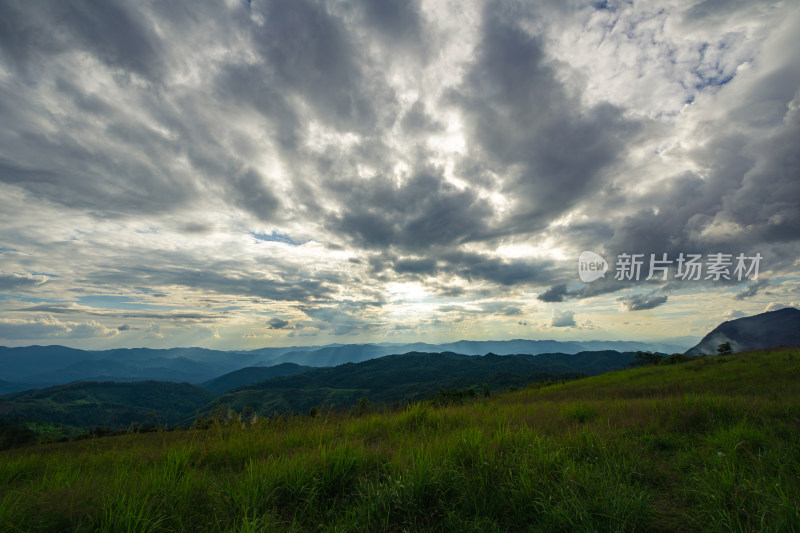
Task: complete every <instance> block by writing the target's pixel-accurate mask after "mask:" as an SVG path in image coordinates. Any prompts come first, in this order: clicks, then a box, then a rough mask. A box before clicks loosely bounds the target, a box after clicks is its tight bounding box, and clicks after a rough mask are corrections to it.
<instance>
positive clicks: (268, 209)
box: [234, 169, 280, 221]
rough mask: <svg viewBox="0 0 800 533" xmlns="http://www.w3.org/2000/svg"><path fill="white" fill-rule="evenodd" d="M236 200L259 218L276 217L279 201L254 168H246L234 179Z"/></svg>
mask: <svg viewBox="0 0 800 533" xmlns="http://www.w3.org/2000/svg"><path fill="white" fill-rule="evenodd" d="M234 184H235V191H236V201H237V203H238V204H240V205H242V206H244V208H245V209H246V210H247V211H249V212H250V213H252V214H253V215H254V216H255V217H256V218H259V219H260V220H264V221H269V220H273V219H275V218H276V217H277V211H278V209H279V207H280V202H279V201H278V199H277V198H276V197H275V194H274V193H273V192H272V191H271V190H270V188H269V187H268V186H267V185H266V184H265V183H264V179H263V178H262V177H261V175H259V173H258V172H256V171H254V170H252V169H251V170H248V171H246V172H245V173H243V174H242V175H240V176H237V177H236V178H235V180H234Z"/></svg>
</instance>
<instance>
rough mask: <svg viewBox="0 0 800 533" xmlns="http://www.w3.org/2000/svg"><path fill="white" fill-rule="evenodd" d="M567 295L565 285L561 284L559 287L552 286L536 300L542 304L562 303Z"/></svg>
mask: <svg viewBox="0 0 800 533" xmlns="http://www.w3.org/2000/svg"><path fill="white" fill-rule="evenodd" d="M567 294H569V292H568V291H567V285H566V284H564V283H562V284H561V285H553V286H552V287H550V288H549V289H547V290H546V291H544V292H543V293H542V294H540V295H539V296H537V298H538V299H539V300H541V301H543V302H563V301H564V297H565V296H567Z"/></svg>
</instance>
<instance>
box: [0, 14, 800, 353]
mask: <svg viewBox="0 0 800 533" xmlns="http://www.w3.org/2000/svg"><path fill="white" fill-rule="evenodd" d="M798 42H800V2H796V1H781V2H767V1H757V0H747V1H744V0H741V1H740V0H730V1H724V0H703V1H690V0H664V1H659V2H650V1H648V2H640V1H628V2H624V1H611V0H609V1H603V2H599V1H594V2H587V1H573V0H552V1H548V0H541V1H535V2H533V1H527V2H516V1H499V2H495V1H472V0H458V1H456V0H419V1H413V0H412V1H406V0H331V1H328V2H315V1H312V0H269V1H259V0H252V1H244V0H227V1H222V0H215V1H201V0H191V1H189V0H186V1H180V0H169V1H156V0H144V1H141V2H123V1H111V0H109V1H104V2H91V1H74V2H62V1H52V2H46V1H39V0H18V1H14V0H8V1H3V2H0V344H2V345H6V346H20V345H29V344H62V345H67V346H74V347H79V348H90V349H104V348H114V347H135V346H148V347H172V346H204V347H209V348H217V349H254V348H259V347H264V346H289V345H320V344H327V343H361V342H410V341H424V342H434V343H435V342H447V341H453V340H458V339H474V340H489V339H492V340H501V339H512V338H525V339H559V340H567V339H574V340H589V339H605V340H617V339H621V340H673V341H675V342H678V343H682V344H683V345H685V346H686V347H689V346H691V345H692V344H694V342H695V341H697V340H698V339H699V338H701V337H702V336H703V335H704V334H705V333H707V332H708V331H709V330H710V329H711V328H713V327H715V326H716V325H717V324H719V323H720V322H722V321H724V320H727V319H731V318H736V317H741V316H745V315H750V314H755V313H760V312H764V311H766V310H773V309H778V308H781V307H785V306H798V305H799V304H798V302H800V257H799V256H798V251H800V205H798V204H800V90H799V89H800V48H798V46H797V43H798ZM585 251H589V252H593V253H595V254H597V257H598V258H597V259H596V261H593V262H592V265H593V266H592V267H590V266H588V263H587V264H585V265H584V267H585V269H584V273H586V272H589V270H588V269H589V268H600V269H601V270H600V271H596V272H599V274H598V275H599V276H600V277H599V278H598V279H592V280H590V281H582V275H581V274H582V273H581V271H580V270H579V268H580V267H579V261H578V259H579V256H580V255H581V253H582V252H585ZM638 254H641V255H638ZM664 254H666V255H664ZM718 254H722V255H718ZM698 256H699V257H698ZM590 257H592V258H594V257H595V256H594V255H592V256H590ZM626 257H627V258H628V260H630V259H631V257H632V258H633V260H634V262H636V261H641V262H642V266H641V267H640V268H641V271H640V275H639V276H636V275H635V270H632V269H629V268H628V267H627V266H626V261H627V260H626V259H625V258H626ZM691 257H694V264H696V265H698V266H699V268H700V270H699V276H693V274H694V272H698V271H688V269H686V268H684V263H679V262H678V259H679V258H683V259H689V258H691ZM739 257H741V259H740V260H737V259H738V258H739ZM756 257H758V259H754V258H756ZM658 261H662V262H658ZM664 261H666V262H664ZM670 261H671V263H670ZM740 263H741V264H740ZM628 264H633V263H628ZM654 266H664V267H666V268H665V269H658V268H656V269H654V270H653V273H652V275H651V272H650V268H651V267H654ZM737 266H739V267H741V266H743V267H745V268H744V269H741V268H739V269H738V270H737ZM755 266H758V272H757V273H756V271H755ZM678 267H681V270H680V271H679V269H678ZM604 269H605V271H603V270H604ZM748 270H749V272H748ZM715 272H716V274H715ZM687 273H689V274H692V275H688V276H687ZM725 276H727V277H728V278H730V279H726V278H725ZM648 277H649V278H650V279H646V278H648ZM695 277H699V279H694V278H695Z"/></svg>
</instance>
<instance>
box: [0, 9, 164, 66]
mask: <svg viewBox="0 0 800 533" xmlns="http://www.w3.org/2000/svg"><path fill="white" fill-rule="evenodd" d="M0 21H2V22H0V25H1V26H0V28H2V31H0V50H2V53H3V55H4V56H5V57H6V60H7V61H8V62H9V63H11V64H12V65H14V66H15V67H17V69H18V70H19V71H20V72H22V73H23V74H32V69H33V68H34V67H35V65H36V63H37V62H38V60H39V59H40V58H41V56H46V55H55V54H59V53H61V52H63V51H64V50H68V49H70V48H79V49H82V50H84V51H86V52H88V53H90V54H92V55H94V56H95V57H97V58H98V59H100V60H101V61H103V62H104V63H106V64H107V65H108V66H109V67H112V68H118V69H120V70H121V71H124V72H133V73H136V74H139V75H141V76H143V77H145V78H147V79H156V78H158V77H159V76H160V72H161V70H162V69H163V65H162V63H161V61H160V58H161V50H160V44H159V40H158V38H157V37H156V35H155V33H154V32H153V30H152V28H151V26H150V24H149V22H148V21H147V20H145V19H144V17H142V15H141V13H139V12H137V11H136V10H135V9H134V6H133V5H131V4H128V3H126V2H115V1H107V2H101V3H97V2H89V1H80V0H78V1H74V2H44V1H25V2H15V1H10V2H3V3H2V5H0Z"/></svg>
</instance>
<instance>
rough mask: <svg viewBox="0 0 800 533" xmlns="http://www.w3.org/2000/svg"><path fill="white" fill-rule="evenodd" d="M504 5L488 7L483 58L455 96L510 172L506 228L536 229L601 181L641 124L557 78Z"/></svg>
mask: <svg viewBox="0 0 800 533" xmlns="http://www.w3.org/2000/svg"><path fill="white" fill-rule="evenodd" d="M513 16H514V13H512V12H506V11H505V10H504V9H503V6H502V4H499V3H493V2H490V3H489V4H487V7H486V9H485V12H484V20H483V29H482V31H483V35H482V40H481V42H480V44H479V47H478V51H477V60H476V62H475V64H474V65H473V66H472V67H471V69H470V72H469V74H468V75H467V78H466V81H465V83H464V85H463V86H462V87H461V88H460V89H459V90H458V91H457V92H456V93H455V94H454V95H453V100H454V101H455V102H456V103H458V104H460V105H461V107H462V110H463V112H464V115H465V116H466V118H467V123H468V130H469V132H470V135H471V139H472V141H473V142H474V143H475V145H476V147H480V149H482V150H483V152H484V153H485V156H486V157H487V158H489V160H490V161H492V162H494V164H495V165H497V166H499V167H501V168H504V169H505V170H506V171H510V170H511V169H512V168H513V169H517V170H516V171H515V172H508V175H509V176H512V175H514V174H516V177H514V178H512V179H507V180H506V181H505V183H504V184H503V190H504V191H505V192H507V193H513V195H514V197H515V199H516V200H517V201H516V205H515V208H516V213H515V215H516V216H515V217H514V218H513V219H511V220H509V221H508V222H507V223H506V224H504V227H503V231H505V232H510V233H516V232H525V231H533V230H535V229H537V228H538V227H540V226H541V225H544V224H546V223H547V222H549V221H550V220H552V217H554V216H556V215H558V214H559V213H562V212H563V211H565V210H566V209H568V208H569V207H570V206H572V205H574V203H575V202H576V201H577V200H579V199H581V198H582V197H583V196H584V195H586V194H589V193H590V192H592V191H591V185H592V184H597V180H598V179H599V176H600V175H601V174H602V171H603V170H604V169H605V168H606V167H608V166H609V165H610V164H611V163H613V162H614V161H615V160H616V159H617V157H618V156H619V155H620V154H621V152H622V151H623V149H624V147H625V143H626V141H628V140H629V139H631V138H632V137H633V135H635V133H636V132H637V129H638V128H637V125H636V124H635V123H632V122H630V121H628V120H626V119H624V118H623V112H622V110H621V109H618V108H616V107H614V106H611V105H608V104H603V105H598V106H595V107H592V108H589V109H584V108H582V107H581V105H580V102H579V101H578V99H577V98H575V97H574V96H572V95H570V93H569V92H568V91H567V89H566V88H565V87H564V86H563V85H562V84H561V83H560V82H559V81H558V80H557V74H556V71H555V69H554V67H553V66H552V65H551V64H550V63H549V62H548V58H547V57H546V56H545V54H544V51H543V47H542V44H541V42H540V40H539V39H538V38H537V37H534V36H531V35H528V34H527V33H526V32H525V31H524V30H522V29H521V28H520V27H519V26H518V25H517V23H516V21H515V20H514V18H513Z"/></svg>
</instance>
